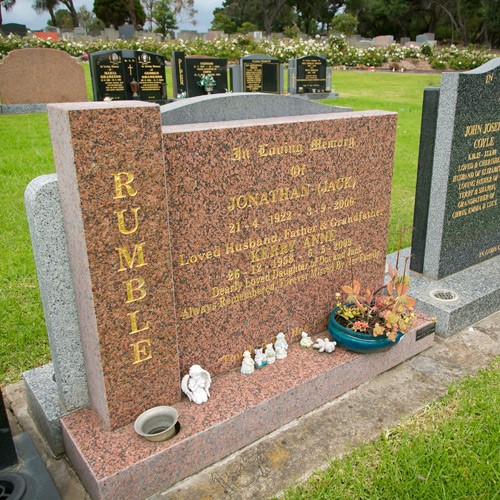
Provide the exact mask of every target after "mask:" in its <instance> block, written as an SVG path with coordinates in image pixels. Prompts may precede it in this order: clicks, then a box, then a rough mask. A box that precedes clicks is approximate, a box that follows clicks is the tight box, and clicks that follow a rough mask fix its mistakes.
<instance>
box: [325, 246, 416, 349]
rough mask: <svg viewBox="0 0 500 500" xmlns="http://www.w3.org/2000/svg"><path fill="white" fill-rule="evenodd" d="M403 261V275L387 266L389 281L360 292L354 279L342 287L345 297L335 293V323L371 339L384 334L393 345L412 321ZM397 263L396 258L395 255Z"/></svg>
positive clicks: (410, 299)
mask: <svg viewBox="0 0 500 500" xmlns="http://www.w3.org/2000/svg"><path fill="white" fill-rule="evenodd" d="M408 259H409V257H408V258H406V261H405V266H404V271H403V274H402V275H401V276H400V275H399V273H398V269H397V263H396V268H392V267H391V266H389V270H388V274H389V281H388V282H387V283H386V284H384V285H382V286H381V287H379V288H378V289H377V290H375V291H374V292H372V291H371V290H369V289H366V290H362V289H361V284H360V283H359V281H358V280H355V279H352V280H351V281H352V283H351V285H345V286H343V287H342V291H343V292H344V294H345V297H344V300H343V301H341V298H342V296H341V294H340V293H336V294H335V296H336V299H337V309H335V320H336V321H337V322H338V323H339V324H340V325H342V326H343V327H344V328H347V329H349V330H352V331H355V332H360V333H366V334H368V335H373V336H374V337H378V336H382V335H385V336H386V337H387V338H388V339H390V340H392V341H393V342H394V341H395V340H396V337H397V335H398V333H402V334H404V333H406V332H408V330H409V329H410V328H411V327H412V324H413V321H414V319H415V314H414V313H413V308H414V306H415V299H414V298H413V297H410V296H408V289H409V285H410V278H409V276H408V275H407V274H406V266H407V263H408ZM398 261H399V255H398Z"/></svg>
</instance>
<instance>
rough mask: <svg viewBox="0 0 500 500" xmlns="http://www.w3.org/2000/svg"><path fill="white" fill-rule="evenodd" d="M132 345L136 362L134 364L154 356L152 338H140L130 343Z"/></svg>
mask: <svg viewBox="0 0 500 500" xmlns="http://www.w3.org/2000/svg"><path fill="white" fill-rule="evenodd" d="M130 347H133V348H134V362H133V363H132V364H134V365H136V364H137V363H142V362H143V361H147V360H148V359H151V358H152V357H153V353H152V352H151V340H150V339H145V340H139V341H137V342H135V343H133V344H130Z"/></svg>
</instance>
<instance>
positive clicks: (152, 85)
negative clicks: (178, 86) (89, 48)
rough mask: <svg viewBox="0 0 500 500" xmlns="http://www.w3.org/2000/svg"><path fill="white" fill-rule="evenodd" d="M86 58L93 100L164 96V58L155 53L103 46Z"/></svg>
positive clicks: (160, 98) (156, 99)
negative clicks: (110, 48)
mask: <svg viewBox="0 0 500 500" xmlns="http://www.w3.org/2000/svg"><path fill="white" fill-rule="evenodd" d="M89 61H90V74H91V78H92V89H93V92H94V101H103V100H105V99H111V100H141V101H152V102H163V101H165V100H166V98H167V94H166V88H167V87H166V79H165V58H164V57H163V56H161V55H159V54H155V53H152V52H143V51H139V50H103V51H99V52H93V53H92V54H90V57H89ZM134 86H136V87H137V90H135V91H134Z"/></svg>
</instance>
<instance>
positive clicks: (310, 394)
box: [61, 317, 434, 500]
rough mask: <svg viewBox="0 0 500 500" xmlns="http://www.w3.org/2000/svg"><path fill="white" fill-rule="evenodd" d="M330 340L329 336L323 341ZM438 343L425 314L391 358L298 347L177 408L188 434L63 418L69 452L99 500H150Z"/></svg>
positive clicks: (89, 414)
mask: <svg viewBox="0 0 500 500" xmlns="http://www.w3.org/2000/svg"><path fill="white" fill-rule="evenodd" d="M327 335H328V333H327V332H321V333H320V334H318V335H317V337H318V338H319V337H322V338H324V337H326V336H327ZM314 338H316V337H314ZM433 343H434V333H433V324H432V322H430V321H429V319H428V318H423V317H420V318H419V320H418V323H417V326H416V328H415V329H413V330H411V331H410V332H408V333H407V334H406V335H405V336H404V338H403V339H402V340H401V341H400V342H399V344H398V345H396V346H395V347H393V348H392V349H391V350H389V351H386V352H383V353H377V354H365V355H361V354H355V353H351V352H348V351H345V350H343V349H342V348H337V349H336V350H335V352H334V353H333V354H332V355H329V354H324V353H323V354H320V353H318V352H317V351H314V350H312V349H303V348H301V347H299V345H298V344H297V343H295V344H293V345H292V346H291V347H290V348H289V350H288V357H287V358H286V359H285V360H282V361H281V362H280V361H276V363H274V364H273V365H271V366H268V367H266V368H263V369H261V370H258V371H256V372H255V373H253V374H252V375H243V374H241V373H239V371H238V370H233V371H230V372H228V373H226V374H224V375H222V376H219V377H216V378H215V379H214V380H213V382H212V387H211V398H210V400H209V401H208V402H207V403H205V404H203V405H200V406H199V405H195V404H194V403H190V402H189V401H187V400H183V401H182V402H181V403H179V404H176V405H175V407H176V409H177V410H178V412H179V423H180V426H181V427H180V431H179V433H178V434H177V435H176V436H175V437H174V438H173V439H171V440H168V441H165V442H163V443H151V442H147V441H145V440H144V439H142V438H140V437H139V436H137V434H135V432H134V429H133V426H132V424H130V425H126V426H124V427H122V428H120V429H117V430H116V431H114V432H108V431H105V430H104V429H103V427H102V424H101V422H100V420H99V418H98V416H97V415H96V413H95V412H93V411H92V410H91V409H84V410H80V411H78V412H75V413H72V414H70V415H67V416H65V417H64V418H63V419H62V421H61V425H62V428H63V435H64V442H65V446H66V453H67V456H68V459H69V460H70V462H71V464H72V465H73V467H74V468H75V470H76V471H77V473H78V475H79V477H80V479H81V480H82V482H83V484H84V486H85V488H86V490H87V491H88V493H89V494H90V496H91V498H93V499H108V500H113V499H116V498H137V499H143V498H147V497H148V496H150V495H152V494H154V493H159V492H161V491H164V490H167V489H168V488H170V487H171V486H172V485H174V484H176V483H177V482H179V481H181V480H182V479H184V478H186V477H188V476H190V475H192V474H195V473H197V472H199V471H201V470H203V469H204V468H206V467H208V466H210V465H212V464H214V463H216V462H217V461H219V460H221V459H223V458H224V457H227V456H228V455H230V454H231V453H234V452H236V451H237V450H240V449H241V448H243V447H245V446H248V445H250V444H251V443H253V442H255V441H257V440H258V439H259V438H261V437H263V436H265V435H266V434H269V433H270V432H273V431H275V430H276V429H279V428H280V427H282V426H283V425H285V424H287V423H289V422H291V421H293V420H294V419H296V418H299V417H300V416H302V415H305V414H306V413H308V412H310V411H312V410H314V409H316V408H318V407H320V406H321V405H323V404H325V403H327V402H329V401H332V400H333V399H335V398H336V397H338V396H340V395H342V394H344V393H346V392H347V391H349V390H351V389H353V388H355V387H357V386H359V385H360V384H362V383H364V382H366V381H367V380H369V379H371V378H373V377H375V376H376V375H378V374H380V373H383V372H385V371H387V370H390V369H391V368H393V367H394V366H396V365H398V364H399V363H401V362H403V361H405V360H407V359H409V358H411V357H412V356H414V355H416V354H418V353H420V352H422V351H424V350H425V349H428V348H429V347H431V346H432V345H433ZM124 450H126V453H124Z"/></svg>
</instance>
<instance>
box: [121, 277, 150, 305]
mask: <svg viewBox="0 0 500 500" xmlns="http://www.w3.org/2000/svg"><path fill="white" fill-rule="evenodd" d="M124 283H125V287H126V289H127V301H126V304H130V303H131V302H137V301H138V300H142V299H143V298H144V297H145V296H146V295H147V292H146V290H145V289H144V285H145V281H144V280H143V279H142V278H132V279H129V280H127V281H125V282H124ZM137 292H138V293H137Z"/></svg>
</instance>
